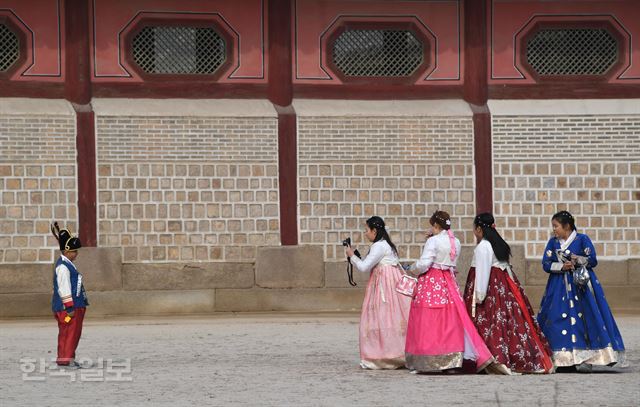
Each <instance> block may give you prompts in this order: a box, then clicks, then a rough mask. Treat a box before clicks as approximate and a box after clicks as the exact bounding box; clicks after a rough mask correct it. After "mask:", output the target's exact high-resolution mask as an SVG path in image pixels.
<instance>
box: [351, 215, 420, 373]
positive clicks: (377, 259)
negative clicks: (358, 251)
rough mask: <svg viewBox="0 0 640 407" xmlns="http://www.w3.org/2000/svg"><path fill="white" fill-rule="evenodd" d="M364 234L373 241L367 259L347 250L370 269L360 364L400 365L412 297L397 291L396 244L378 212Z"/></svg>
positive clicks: (360, 267) (357, 265) (358, 266)
mask: <svg viewBox="0 0 640 407" xmlns="http://www.w3.org/2000/svg"><path fill="white" fill-rule="evenodd" d="M364 235H365V237H366V238H367V239H368V240H369V241H370V242H373V244H372V245H371V248H370V249H369V253H368V254H367V256H366V257H365V258H364V259H362V260H361V259H359V258H358V257H357V256H354V249H353V248H351V247H347V249H346V253H347V256H348V257H349V261H350V262H351V264H353V267H354V268H356V269H357V270H358V271H360V272H362V273H371V274H370V276H369V283H368V284H367V290H366V292H365V295H364V302H363V304H362V314H361V316H360V367H362V368H363V369H397V368H400V367H404V364H405V360H404V343H405V338H406V333H407V317H408V316H409V305H410V301H409V297H407V296H404V295H401V294H399V293H398V292H396V290H395V287H396V284H397V283H398V280H400V278H401V277H402V275H403V272H402V271H401V268H400V263H399V261H398V252H397V250H396V246H395V245H394V244H393V242H392V241H391V238H390V237H389V235H388V234H387V230H386V229H385V225H384V221H383V220H382V218H380V217H378V216H373V217H371V218H369V219H368V220H367V226H366V229H365V234H364Z"/></svg>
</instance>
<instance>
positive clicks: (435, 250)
mask: <svg viewBox="0 0 640 407" xmlns="http://www.w3.org/2000/svg"><path fill="white" fill-rule="evenodd" d="M455 245H456V255H455V258H454V259H453V260H451V242H450V240H449V233H448V232H447V231H446V230H443V231H442V232H440V233H438V234H437V235H435V236H432V237H430V238H429V239H427V242H426V243H425V244H424V249H422V256H420V260H418V261H417V262H416V263H415V264H414V265H413V266H412V267H411V269H412V270H415V271H416V272H417V273H418V274H422V273H424V272H426V271H427V270H429V268H430V267H431V265H433V264H437V265H439V266H447V267H455V266H456V262H457V261H458V256H460V240H458V238H455Z"/></svg>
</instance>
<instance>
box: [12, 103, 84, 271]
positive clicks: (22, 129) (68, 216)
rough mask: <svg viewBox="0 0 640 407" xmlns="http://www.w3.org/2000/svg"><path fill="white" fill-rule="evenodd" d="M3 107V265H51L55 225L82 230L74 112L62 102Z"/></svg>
mask: <svg viewBox="0 0 640 407" xmlns="http://www.w3.org/2000/svg"><path fill="white" fill-rule="evenodd" d="M47 104H48V107H47V106H46V105H47ZM0 105H2V106H0V111H2V112H3V113H1V114H0V263H50V262H51V261H52V260H53V252H54V249H55V247H56V245H57V243H56V242H55V239H54V238H53V236H52V235H51V232H50V231H49V225H50V223H51V221H52V220H54V219H55V220H58V221H59V222H60V224H61V226H66V227H68V228H69V229H70V230H71V231H72V232H77V231H78V229H77V216H78V215H77V204H76V202H77V187H76V149H75V127H76V126H75V117H74V115H73V110H72V109H71V107H70V105H68V104H66V102H61V101H49V102H46V103H45V102H41V103H38V102H28V103H25V102H24V100H22V101H20V100H18V101H17V102H15V101H12V100H10V99H3V100H1V101H0ZM3 106H10V107H9V108H4V107H3ZM16 106H17V107H18V108H16ZM20 106H21V107H22V108H20Z"/></svg>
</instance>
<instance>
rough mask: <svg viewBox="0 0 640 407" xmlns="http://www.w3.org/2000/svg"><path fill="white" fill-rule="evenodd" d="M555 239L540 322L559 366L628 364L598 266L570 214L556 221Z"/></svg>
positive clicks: (547, 259) (546, 264) (546, 259)
mask: <svg viewBox="0 0 640 407" xmlns="http://www.w3.org/2000/svg"><path fill="white" fill-rule="evenodd" d="M551 223H552V225H553V232H554V234H555V237H553V238H551V239H550V240H549V243H547V247H546V249H545V251H544V255H543V257H542V267H543V269H544V271H546V272H547V273H549V280H548V282H547V287H546V289H545V292H544V295H543V297H542V303H541V305H540V313H539V314H538V323H539V324H540V327H541V328H542V331H543V332H544V334H545V336H546V337H547V339H548V341H549V344H550V345H551V349H552V350H553V362H554V364H555V366H556V367H563V366H565V367H567V366H576V367H577V368H579V370H581V371H582V370H587V371H588V370H590V367H591V365H601V366H604V365H608V366H613V365H615V364H623V363H624V358H625V355H624V344H623V342H622V337H621V336H620V332H619V331H618V327H617V326H616V322H615V320H614V319H613V315H612V314H611V310H610V309H609V305H608V304H607V301H606V300H605V297H604V291H603V290H602V286H601V285H600V282H599V281H598V277H597V276H596V274H595V272H594V271H593V268H594V267H596V265H597V264H598V261H597V259H596V251H595V248H594V247H593V243H591V239H589V237H588V236H587V235H584V234H582V233H577V231H576V227H575V220H574V218H573V216H572V215H571V214H570V213H569V212H567V211H561V212H558V213H556V214H555V215H553V218H552V219H551Z"/></svg>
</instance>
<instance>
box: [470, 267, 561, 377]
mask: <svg viewBox="0 0 640 407" xmlns="http://www.w3.org/2000/svg"><path fill="white" fill-rule="evenodd" d="M475 278H476V270H475V267H471V269H470V270H469V275H468V277H467V284H466V286H465V289H464V301H465V305H466V307H467V312H469V315H472V307H473V304H472V303H473V292H474V289H475ZM471 319H472V321H473V323H474V324H475V326H476V328H477V329H478V333H479V334H480V336H481V337H482V339H484V342H485V343H486V344H487V347H488V348H489V350H490V351H491V354H492V355H493V357H494V358H495V359H496V362H497V363H500V364H502V365H504V366H505V367H507V368H509V369H510V370H511V371H512V372H518V373H550V372H552V371H553V362H552V360H551V348H550V347H549V343H548V342H547V339H546V338H545V337H544V334H543V333H542V331H541V330H540V327H539V326H538V323H537V322H536V320H535V318H534V317H533V309H532V308H531V304H530V303H529V300H528V299H527V296H526V295H525V294H524V291H523V290H522V287H521V286H520V282H519V281H518V278H517V277H516V276H515V275H513V280H512V279H511V277H509V274H508V273H507V271H506V270H501V269H499V268H497V267H492V268H491V274H490V276H489V286H488V288H487V295H486V297H485V299H484V301H483V302H482V303H480V304H476V308H475V316H473V315H472V317H471Z"/></svg>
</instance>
